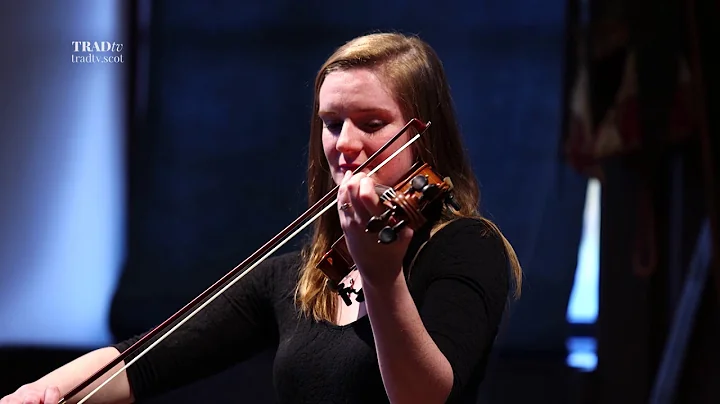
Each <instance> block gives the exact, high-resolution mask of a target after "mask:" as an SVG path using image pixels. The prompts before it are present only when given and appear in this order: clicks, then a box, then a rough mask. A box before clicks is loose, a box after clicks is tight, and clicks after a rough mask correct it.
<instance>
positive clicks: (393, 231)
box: [378, 220, 407, 244]
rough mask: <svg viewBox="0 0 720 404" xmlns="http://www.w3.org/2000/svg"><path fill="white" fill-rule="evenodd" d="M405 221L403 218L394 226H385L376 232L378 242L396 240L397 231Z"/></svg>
mask: <svg viewBox="0 0 720 404" xmlns="http://www.w3.org/2000/svg"><path fill="white" fill-rule="evenodd" d="M406 224H407V223H406V222H405V221H404V220H401V221H399V222H398V223H397V224H396V225H395V226H392V227H390V226H385V227H383V229H382V230H380V232H378V243H380V244H390V243H392V242H393V241H395V240H397V233H398V230H400V229H401V228H402V227H403V226H405V225H406Z"/></svg>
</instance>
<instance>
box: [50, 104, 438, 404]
mask: <svg viewBox="0 0 720 404" xmlns="http://www.w3.org/2000/svg"><path fill="white" fill-rule="evenodd" d="M430 124H431V122H429V121H428V122H427V123H423V122H421V121H420V120H418V119H416V118H413V119H411V120H410V121H408V122H407V123H406V124H405V126H403V128H402V129H401V130H400V131H399V132H398V133H397V134H395V135H394V136H393V137H392V138H391V139H390V140H388V141H387V142H386V143H385V144H384V145H383V146H382V147H381V148H379V149H378V150H377V151H376V152H375V153H373V154H372V155H371V156H370V157H369V158H368V159H367V160H365V161H364V162H363V163H362V164H360V165H359V166H358V167H357V168H356V169H355V170H354V171H353V174H354V173H356V172H360V171H362V170H363V169H365V168H366V167H367V166H368V165H369V164H370V163H371V162H372V161H373V160H375V158H377V156H379V155H380V154H381V153H382V152H384V151H385V150H387V148H388V147H390V145H392V144H393V143H394V142H395V141H396V140H397V139H399V138H400V136H402V134H403V133H405V132H406V131H407V130H408V129H409V128H410V127H411V126H412V127H413V128H414V129H415V130H416V131H417V134H416V135H415V136H413V137H412V138H411V139H410V140H409V141H408V142H407V143H405V144H404V145H402V146H401V147H400V148H398V150H396V151H395V152H394V153H393V154H391V155H390V156H389V157H388V158H386V159H385V160H384V161H383V162H382V163H380V164H379V165H377V166H376V167H375V168H373V169H372V170H371V171H370V172H369V173H368V176H371V175H372V174H374V173H375V172H377V171H378V170H379V169H380V168H382V167H383V166H384V165H385V164H387V163H388V162H389V161H390V160H392V159H393V158H395V156H397V155H398V154H400V152H402V151H403V150H405V149H406V148H407V147H409V146H410V145H411V144H412V143H414V142H415V141H416V140H418V139H419V138H420V136H422V135H423V134H424V133H425V132H426V131H427V129H428V128H429V127H430ZM338 188H339V185H336V186H335V187H334V188H333V189H332V190H331V191H330V192H328V193H327V194H326V195H325V196H323V197H322V198H321V199H320V200H319V201H317V202H316V203H314V204H313V205H312V206H311V207H310V208H308V209H307V210H306V211H305V212H304V213H303V214H301V215H300V216H299V217H298V218H297V219H295V220H294V221H293V222H292V223H290V224H289V225H287V226H286V227H285V228H284V229H283V230H282V231H280V233H278V234H277V235H275V236H274V237H273V238H271V239H270V240H269V241H268V242H266V243H265V244H264V245H262V246H261V247H260V248H258V249H257V250H256V251H255V252H254V253H252V254H251V255H250V256H249V257H247V258H246V259H245V260H243V261H242V262H241V263H240V264H238V265H237V266H235V268H233V269H232V270H231V271H230V272H228V273H227V274H225V275H224V276H223V277H222V278H220V279H219V280H218V281H217V282H215V283H214V284H212V285H211V286H210V287H208V288H207V289H206V290H205V291H204V292H202V293H201V294H199V295H198V296H197V297H196V298H194V299H193V300H192V301H190V302H189V303H188V304H186V305H185V306H184V307H183V308H181V309H180V310H178V311H177V312H176V313H175V314H173V315H172V316H170V317H169V318H168V319H167V320H165V321H163V322H162V323H161V324H160V325H158V326H156V327H155V328H153V329H152V330H151V331H149V332H148V333H146V334H145V335H143V336H142V338H140V339H139V340H138V341H136V342H135V343H134V344H133V345H131V346H130V347H129V348H128V349H126V350H125V351H123V352H121V353H120V355H118V356H117V357H115V359H113V360H112V361H110V362H108V363H107V364H106V365H105V366H103V367H102V368H101V369H100V370H98V371H97V372H95V373H94V374H93V375H92V376H90V377H88V378H87V379H85V380H84V381H83V382H81V383H79V384H78V385H77V386H75V387H73V389H72V390H70V391H69V392H67V394H65V395H64V396H63V397H62V398H61V399H60V401H58V404H68V401H69V400H70V399H71V398H72V397H74V396H76V395H78V393H80V392H81V391H82V390H83V389H85V388H87V387H88V386H89V385H91V384H92V383H93V382H95V381H96V380H98V379H99V378H100V377H101V376H102V375H104V374H105V373H107V372H108V371H110V370H111V369H112V368H113V367H115V366H117V365H118V364H119V363H120V362H122V361H123V360H125V359H126V358H127V357H129V356H130V355H132V354H133V353H134V352H135V351H137V350H138V349H139V348H140V347H141V346H142V345H144V344H146V343H147V342H148V341H149V340H151V339H152V338H154V337H156V336H157V335H158V334H160V333H162V332H163V331H165V330H166V329H167V328H168V327H170V326H171V325H172V324H173V323H175V322H177V324H175V325H173V326H172V328H170V329H169V330H167V332H165V333H164V334H162V335H161V336H160V337H159V338H158V339H157V340H156V341H154V342H153V343H152V344H150V345H149V346H147V347H146V348H145V349H143V350H142V351H141V352H140V353H139V354H138V355H137V356H136V357H134V358H133V359H132V360H130V361H128V363H126V364H125V365H124V366H123V367H122V368H120V369H118V370H117V371H116V372H115V373H113V374H112V375H111V376H110V377H109V378H107V379H106V380H105V381H104V382H102V383H101V384H100V385H98V386H97V387H96V388H94V389H93V390H92V391H90V392H89V393H88V394H87V395H86V396H85V397H83V398H82V399H81V400H80V401H78V403H77V404H83V403H84V402H85V401H87V400H89V399H90V397H92V396H93V395H95V393H97V392H98V391H99V390H100V389H102V388H103V387H105V385H107V384H108V383H110V382H111V381H112V380H113V379H114V378H115V377H117V376H118V375H119V374H120V373H122V372H123V371H124V370H125V369H127V368H129V367H130V366H132V365H133V364H134V363H135V362H136V361H138V360H139V359H140V358H142V357H143V356H145V355H146V354H147V353H148V352H150V351H151V350H152V349H153V348H155V346H157V345H158V344H160V343H161V342H162V341H163V340H164V339H165V338H167V337H169V336H170V335H171V334H172V333H173V332H175V331H176V330H177V329H178V328H180V327H181V326H182V325H183V324H185V323H186V322H187V321H189V320H190V319H191V318H192V317H194V316H195V315H196V314H197V313H199V312H200V311H201V310H203V309H204V308H205V307H206V306H207V305H208V304H210V303H211V302H213V301H214V300H215V299H216V298H218V297H219V296H220V295H222V294H223V293H224V292H225V291H226V290H227V289H229V288H230V287H231V286H233V285H234V284H235V283H236V282H238V281H239V280H240V279H242V278H243V277H244V276H245V275H247V274H248V273H250V271H252V270H253V269H254V268H255V267H256V266H258V265H259V264H260V263H262V262H263V261H265V259H267V258H268V257H270V256H271V255H272V254H274V253H275V251H277V250H278V249H279V248H280V247H282V246H283V245H285V244H286V243H287V242H288V241H290V240H291V239H292V238H293V237H295V236H296V235H298V234H299V233H300V232H302V231H303V230H304V229H305V228H306V227H307V226H309V225H310V224H312V223H313V222H314V221H315V220H317V219H318V218H319V217H320V216H322V215H323V214H324V213H325V212H327V211H328V210H329V209H330V208H331V207H332V206H333V205H334V204H335V203H336V202H337V198H336V199H334V200H332V201H331V202H329V201H330V200H331V199H332V198H333V197H335V196H336V195H337V191H338ZM325 204H327V205H326V206H325V207H323V208H322V209H320V207H321V206H322V205H325ZM318 209H320V211H319V212H317V213H315V212H316V211H318ZM313 214H314V216H312V217H311V218H310V219H309V220H307V219H308V217H310V216H311V215H313ZM305 220H307V221H306V222H305V223H303V224H302V225H301V222H303V221H305ZM298 226H299V227H298ZM251 262H252V264H251V265H250V266H248V264H250V263H251ZM243 268H245V270H244V271H242V272H241V270H242V269H243ZM188 313H189V314H188ZM186 314H187V315H186ZM183 316H185V317H184V318H183V319H182V320H180V321H178V320H179V319H180V318H181V317H183Z"/></svg>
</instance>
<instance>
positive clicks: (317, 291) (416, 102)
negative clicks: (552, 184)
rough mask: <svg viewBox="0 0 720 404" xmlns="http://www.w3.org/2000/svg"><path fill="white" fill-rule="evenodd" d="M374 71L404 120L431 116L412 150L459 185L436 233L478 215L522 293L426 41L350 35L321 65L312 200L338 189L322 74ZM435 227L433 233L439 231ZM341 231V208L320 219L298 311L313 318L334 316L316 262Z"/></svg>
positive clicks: (513, 259) (332, 296)
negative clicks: (483, 207)
mask: <svg viewBox="0 0 720 404" xmlns="http://www.w3.org/2000/svg"><path fill="white" fill-rule="evenodd" d="M352 68H370V69H373V70H375V71H376V72H378V73H379V77H381V78H382V79H384V81H385V83H387V84H389V85H390V86H391V89H392V90H393V91H394V94H396V97H397V99H396V101H397V102H398V104H399V105H400V107H401V109H402V112H403V114H404V116H405V117H408V120H409V118H413V117H414V118H418V119H421V120H422V121H423V122H425V121H431V122H432V125H431V126H430V128H429V129H428V133H426V134H425V135H423V137H421V138H420V139H419V140H418V141H417V142H415V144H413V151H414V153H415V154H414V155H415V156H418V157H419V158H420V159H421V160H422V161H424V162H426V163H428V164H430V165H431V166H432V167H434V168H435V169H436V170H437V172H439V173H440V174H441V175H443V176H449V177H450V178H451V179H452V182H453V186H454V193H455V199H456V201H457V202H458V204H459V205H460V207H461V209H460V211H459V212H452V213H450V212H451V211H450V210H449V209H446V211H448V212H445V213H446V214H444V215H443V218H442V219H441V220H440V221H439V222H438V223H437V224H436V225H435V228H434V229H433V230H434V231H437V229H439V228H441V227H442V226H443V225H445V224H447V223H448V222H449V221H450V220H453V219H454V218H458V217H476V218H478V219H480V220H482V221H484V222H485V223H486V224H487V225H488V227H489V228H490V229H491V230H492V231H493V232H494V233H496V234H497V235H498V236H499V237H501V238H502V241H503V243H504V245H505V249H506V254H507V256H508V260H509V263H510V266H511V272H512V278H513V283H514V296H515V297H518V296H519V295H520V290H521V285H522V269H521V268H520V263H519V261H518V258H517V256H516V254H515V251H514V249H513V248H512V246H511V245H510V243H509V242H508V241H507V239H506V238H505V237H504V236H503V235H502V233H501V232H500V230H499V229H498V228H497V226H496V225H495V224H494V223H492V222H491V221H490V220H488V219H486V218H483V217H481V215H480V213H479V211H478V207H479V204H480V192H479V189H478V184H477V180H476V178H475V175H474V173H473V171H472V168H471V166H470V164H469V162H468V159H467V156H466V152H465V150H464V148H463V144H462V140H461V135H460V129H459V127H458V124H457V121H456V119H455V111H454V106H453V102H452V98H451V95H450V89H449V85H448V83H447V79H446V76H445V71H444V69H443V66H442V63H441V61H440V59H439V58H438V57H437V55H436V53H435V51H434V50H433V49H432V48H431V47H430V46H429V45H428V44H426V43H425V42H423V41H422V40H420V39H418V38H416V37H412V36H405V35H402V34H398V33H374V34H370V35H365V36H361V37H358V38H355V39H353V40H351V41H350V42H348V43H346V44H345V45H343V46H342V47H340V48H338V49H337V50H336V51H335V53H333V54H332V55H331V56H330V57H329V58H328V60H327V61H326V62H325V63H324V64H323V65H322V67H321V68H320V70H319V71H318V74H317V76H316V78H315V100H314V102H313V111H312V117H311V124H310V143H309V149H308V153H309V156H308V203H309V204H310V205H312V204H314V203H315V202H317V201H318V200H319V199H320V198H322V197H323V196H324V195H325V194H327V193H328V192H330V191H331V190H332V188H333V187H334V186H335V183H334V182H333V179H332V176H331V174H330V169H329V166H328V162H327V160H326V158H325V154H324V152H323V147H322V130H323V128H322V121H321V120H320V118H319V117H318V108H319V100H318V95H319V92H320V88H321V86H322V84H323V82H324V80H325V77H326V76H327V75H328V74H329V73H331V72H333V71H337V70H345V69H352ZM434 231H433V233H434ZM341 235H342V229H341V227H340V221H339V218H338V215H337V211H336V210H330V211H329V212H328V213H326V214H325V215H323V217H322V218H320V219H318V221H316V222H315V225H314V232H313V234H312V238H311V241H310V243H309V244H308V245H307V247H306V248H305V249H304V250H303V264H302V267H301V273H300V280H299V282H298V286H297V289H296V293H295V296H296V300H297V303H298V305H299V307H300V309H301V311H302V312H303V313H304V314H306V315H309V316H312V317H313V318H314V319H315V320H318V321H320V320H326V321H334V317H335V314H336V311H337V298H336V293H335V292H333V290H332V289H331V288H330V286H329V284H328V282H327V278H326V276H325V274H324V273H323V272H322V271H320V270H319V269H317V268H316V267H315V266H316V265H317V263H318V262H319V261H320V259H321V258H322V256H323V254H324V253H325V252H326V251H328V250H329V249H330V246H331V244H332V243H333V242H334V241H335V240H337V239H338V238H339V237H340V236H341Z"/></svg>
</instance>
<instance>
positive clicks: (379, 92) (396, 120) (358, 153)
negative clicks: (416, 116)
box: [318, 69, 414, 186]
mask: <svg viewBox="0 0 720 404" xmlns="http://www.w3.org/2000/svg"><path fill="white" fill-rule="evenodd" d="M318 101H319V110H318V116H319V117H320V119H321V120H322V122H323V131H322V144H323V150H324V152H325V157H326V158H327V161H328V164H329V166H330V171H331V173H332V177H333V180H334V181H335V184H340V182H341V181H342V178H343V175H344V174H345V171H348V170H349V171H353V170H355V168H357V166H359V165H360V164H362V163H363V162H365V160H367V159H368V158H369V157H370V156H371V155H372V154H373V153H375V151H377V150H378V149H379V148H380V147H382V145H384V144H385V143H386V142H387V141H388V140H390V138H392V137H393V136H394V135H396V134H397V133H398V132H399V131H400V130H401V129H402V127H403V126H405V124H406V123H407V121H406V118H405V117H403V115H402V112H401V109H400V105H398V103H397V102H396V101H395V99H394V97H393V96H392V94H391V92H390V89H389V88H388V87H387V86H385V84H384V83H383V82H382V81H381V80H380V79H379V78H378V77H377V75H376V73H374V72H373V71H371V70H369V69H350V70H344V71H335V72H332V73H330V74H328V75H327V76H326V77H325V81H324V82H323V85H322V87H321V88H320V93H319V97H318ZM408 139H409V133H408V132H405V133H404V134H403V136H402V137H400V138H399V139H398V140H396V141H395V143H393V145H392V146H390V147H389V148H388V149H387V150H385V151H384V152H383V153H382V154H381V155H379V156H378V157H377V158H376V159H375V160H373V162H372V163H371V164H370V165H369V166H368V167H367V168H366V169H365V170H364V171H365V172H369V171H370V170H371V169H372V168H374V167H375V166H377V165H379V164H380V163H382V162H383V161H384V160H385V159H386V158H387V157H388V156H390V155H391V154H392V153H393V152H395V151H396V150H397V149H398V148H400V147H401V146H402V145H403V144H405V143H406V142H407V141H408ZM411 149H412V148H411V147H408V148H407V149H405V150H403V151H402V153H400V154H399V155H397V156H395V158H393V160H391V161H390V162H389V163H387V164H386V165H384V166H383V167H382V168H381V169H380V170H379V171H378V172H377V173H375V174H374V175H373V176H372V177H371V178H373V179H374V180H375V182H376V183H379V184H384V185H388V186H394V185H396V183H397V182H398V181H400V179H401V178H402V176H403V175H404V174H406V173H407V172H408V170H410V167H411V166H412V163H413V161H414V160H413V156H412V151H411Z"/></svg>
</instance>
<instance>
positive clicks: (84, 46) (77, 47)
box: [71, 41, 125, 64]
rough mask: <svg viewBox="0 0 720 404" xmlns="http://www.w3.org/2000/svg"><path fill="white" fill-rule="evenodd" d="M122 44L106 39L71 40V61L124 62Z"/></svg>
mask: <svg viewBox="0 0 720 404" xmlns="http://www.w3.org/2000/svg"><path fill="white" fill-rule="evenodd" d="M122 50H123V44H121V43H117V42H107V41H72V55H71V56H72V62H73V63H110V64H114V63H124V62H125V58H124V56H123V54H122Z"/></svg>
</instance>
